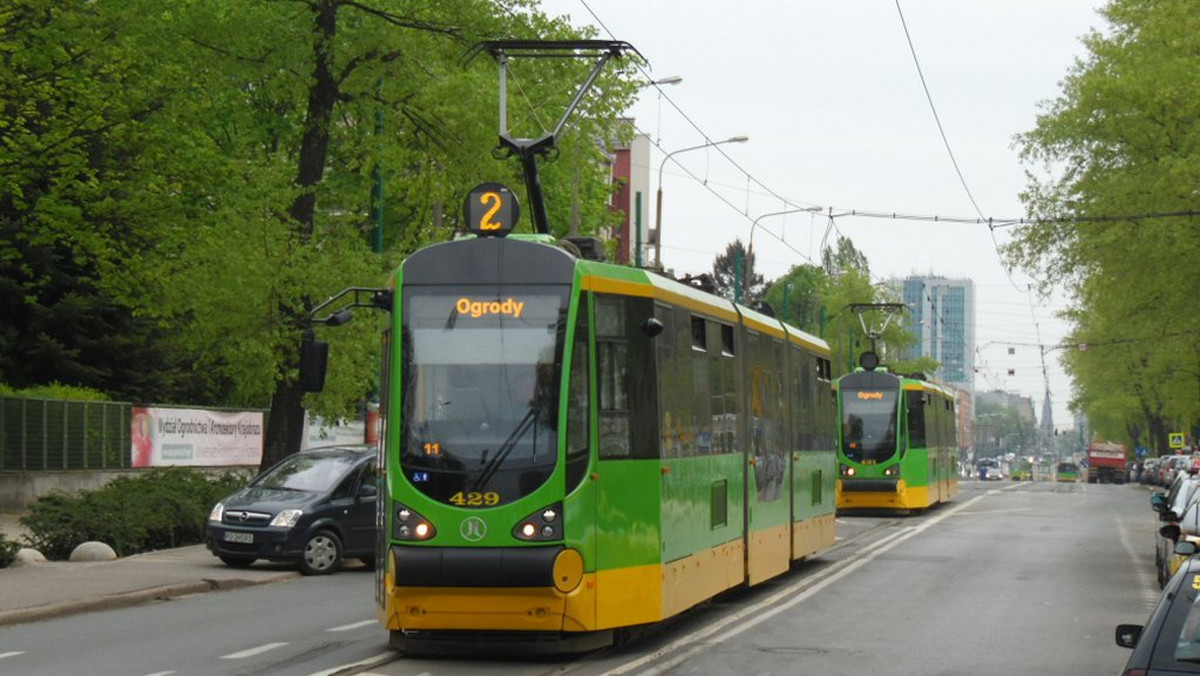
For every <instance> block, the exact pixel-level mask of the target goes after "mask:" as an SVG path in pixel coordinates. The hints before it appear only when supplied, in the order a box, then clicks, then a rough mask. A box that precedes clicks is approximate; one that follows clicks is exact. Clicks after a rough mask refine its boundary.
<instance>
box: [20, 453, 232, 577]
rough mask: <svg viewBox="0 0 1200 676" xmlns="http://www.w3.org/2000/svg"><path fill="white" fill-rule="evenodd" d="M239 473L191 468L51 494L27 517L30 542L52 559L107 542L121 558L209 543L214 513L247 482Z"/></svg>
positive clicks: (119, 479) (25, 518)
mask: <svg viewBox="0 0 1200 676" xmlns="http://www.w3.org/2000/svg"><path fill="white" fill-rule="evenodd" d="M245 483H246V481H245V479H243V478H241V477H238V476H236V475H233V474H225V475H222V476H220V477H216V478H209V476H208V475H206V474H204V473H202V472H200V471H198V470H195V469H190V468H181V467H172V468H167V469H160V470H153V471H151V472H147V473H145V474H140V475H138V476H136V477H119V478H117V479H114V480H113V481H111V482H110V483H109V484H108V485H106V486H104V487H103V488H101V489H98V490H95V491H81V492H80V493H78V494H74V495H70V494H66V493H61V492H59V493H50V494H48V495H44V496H42V497H40V498H38V499H37V501H35V502H34V503H33V504H32V505H30V507H29V510H30V513H29V514H28V515H27V516H24V517H22V518H21V525H23V526H24V527H25V528H26V529H28V530H29V536H28V539H29V542H30V544H31V545H32V546H33V547H34V548H35V549H37V550H39V551H41V552H42V554H44V555H45V556H46V557H47V558H49V559H66V558H67V557H69V556H70V554H71V551H72V550H73V549H75V547H77V546H79V544H81V543H83V542H87V541H91V540H97V541H100V542H104V543H106V544H108V545H109V546H111V547H112V548H113V550H114V551H116V552H117V554H118V555H120V556H128V555H130V554H136V553H138V552H144V551H150V550H155V549H165V548H170V547H181V546H184V545H192V544H200V543H202V542H203V541H204V527H205V522H206V520H207V518H208V513H209V511H210V510H211V509H212V506H213V505H214V504H216V502H217V501H218V500H220V499H221V498H223V497H225V496H226V495H228V494H230V493H232V492H234V491H236V490H237V489H238V488H240V487H241V486H243V485H245Z"/></svg>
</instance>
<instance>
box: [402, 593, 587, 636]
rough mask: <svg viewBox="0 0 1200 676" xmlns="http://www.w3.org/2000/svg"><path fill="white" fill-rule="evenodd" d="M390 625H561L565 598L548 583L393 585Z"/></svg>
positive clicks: (558, 628)
mask: <svg viewBox="0 0 1200 676" xmlns="http://www.w3.org/2000/svg"><path fill="white" fill-rule="evenodd" d="M391 596H392V598H391V599H390V605H391V607H392V609H393V611H392V615H391V617H390V618H389V621H388V623H387V628H388V629H391V630H400V629H406V630H436V629H461V630H507V631H562V629H563V614H564V611H565V606H566V602H565V599H564V598H563V596H564V594H562V593H561V592H559V591H558V590H556V589H554V588H553V587H529V588H526V587H522V588H476V587H397V588H394V589H393V590H392V594H391Z"/></svg>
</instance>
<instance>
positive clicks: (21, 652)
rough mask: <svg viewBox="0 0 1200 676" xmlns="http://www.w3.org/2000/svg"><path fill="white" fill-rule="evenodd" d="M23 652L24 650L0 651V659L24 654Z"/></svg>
mask: <svg viewBox="0 0 1200 676" xmlns="http://www.w3.org/2000/svg"><path fill="white" fill-rule="evenodd" d="M24 654H25V651H24V650H14V651H12V652H7V653H0V660H2V659H4V658H5V657H16V656H17V655H24Z"/></svg>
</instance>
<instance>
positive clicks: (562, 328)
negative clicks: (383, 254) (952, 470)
mask: <svg viewBox="0 0 1200 676" xmlns="http://www.w3.org/2000/svg"><path fill="white" fill-rule="evenodd" d="M549 45H550V47H551V48H555V49H557V48H561V47H563V46H564V45H560V44H558V43H549ZM485 47H486V48H487V49H489V50H492V51H495V52H497V53H502V52H503V50H517V51H525V50H528V49H531V48H533V47H537V45H530V44H527V43H524V42H520V41H515V42H499V43H486V45H485ZM566 47H570V48H571V50H570V51H572V52H574V51H575V50H576V48H578V49H585V50H586V49H593V50H594V49H596V48H599V49H600V50H601V52H602V53H603V55H604V56H602V57H601V58H600V61H599V62H598V65H597V66H596V68H597V69H599V67H600V65H602V64H603V62H604V59H607V58H608V57H610V56H611V55H613V54H614V53H617V52H619V51H621V50H622V49H625V48H627V47H628V45H625V44H624V43H615V42H602V41H583V42H582V43H579V44H578V45H575V44H571V45H566ZM500 63H501V77H502V84H503V73H504V70H503V68H504V66H503V64H504V59H500ZM595 72H597V71H593V77H594V74H595ZM502 91H503V86H502ZM579 96H582V93H581V94H580V95H579ZM578 100H579V99H578V96H577V98H576V101H578ZM573 105H574V104H573ZM503 110H504V109H503V105H502V108H501V114H502V118H503ZM568 112H569V111H568ZM563 119H564V120H565V119H566V117H565V116H564V118H563ZM561 124H562V123H561V122H560V126H561ZM505 128H506V127H505V125H503V124H502V125H501V129H502V131H503V130H504V129H505ZM553 140H554V139H553V135H550V136H546V137H543V138H541V139H514V138H511V137H509V136H508V135H507V134H505V133H502V135H501V143H502V146H503V147H505V148H507V149H508V150H510V151H512V152H513V153H514V154H516V155H518V156H519V157H520V158H521V159H522V167H523V169H524V171H525V177H526V183H527V187H528V193H529V196H530V201H531V203H532V204H531V206H532V212H533V219H532V220H533V222H534V226H535V228H534V230H535V232H533V233H529V234H514V233H513V232H512V229H513V225H514V223H516V221H517V220H518V214H519V210H518V209H517V204H516V201H515V197H514V196H513V193H512V192H511V191H510V190H508V189H507V188H506V187H504V186H501V185H499V184H494V183H485V184H482V185H480V186H477V187H476V188H475V189H474V190H472V191H471V193H470V194H469V195H468V197H467V199H466V202H465V204H464V215H463V223H465V224H466V225H467V229H468V231H469V232H468V233H466V234H463V235H462V236H460V237H459V238H457V239H455V240H453V241H449V242H443V243H440V244H435V245H432V246H428V247H426V248H424V249H421V250H419V251H417V252H415V253H413V254H412V255H411V256H409V257H408V258H407V259H406V260H405V261H404V262H403V263H402V264H401V265H400V267H399V269H398V270H397V271H396V272H395V273H394V275H393V276H392V278H391V280H390V284H389V286H388V288H387V289H362V288H355V289H348V290H347V291H345V292H343V293H342V294H339V295H338V296H335V297H334V298H331V299H330V300H329V301H326V302H325V303H323V304H322V305H320V306H318V307H317V308H314V309H313V311H312V314H310V319H311V320H312V322H313V323H314V324H321V323H324V324H326V325H336V324H339V323H341V322H342V321H344V320H345V318H346V317H345V315H344V313H343V310H338V311H336V312H333V313H332V314H330V315H329V316H328V317H326V318H325V319H320V318H317V317H316V314H317V313H318V312H319V311H321V310H323V309H324V308H327V307H331V306H332V304H333V303H334V302H335V301H337V300H338V299H339V298H341V297H344V296H345V295H347V294H348V293H351V292H353V294H354V302H353V303H350V304H349V305H350V306H370V307H375V308H379V309H383V310H386V311H387V312H388V313H389V314H388V318H387V322H386V328H385V329H384V334H383V344H384V350H383V351H384V363H383V366H382V375H381V378H380V380H381V402H380V413H381V423H380V425H381V433H380V438H381V440H382V442H381V447H380V461H379V470H380V471H379V476H380V488H381V490H380V499H379V505H380V513H379V518H378V527H379V529H378V542H377V557H376V601H377V607H378V615H379V619H380V621H381V622H382V623H383V625H384V626H385V627H386V628H387V629H388V630H389V632H390V638H391V643H392V645H393V646H394V647H396V648H398V649H401V650H412V649H414V648H415V649H425V648H427V647H435V649H436V646H438V645H439V643H438V642H439V641H450V642H451V643H450V644H452V645H457V644H458V643H459V642H460V641H462V640H469V641H492V642H493V645H494V646H497V647H503V646H507V645H509V642H510V641H512V640H513V639H518V640H520V641H521V642H523V643H527V642H529V641H531V640H533V641H538V642H541V643H540V644H541V645H544V646H556V647H559V648H562V649H567V648H580V647H588V646H593V645H599V644H604V643H607V642H609V641H611V640H612V638H613V634H614V632H615V630H617V629H621V628H625V627H631V626H635V625H643V624H648V623H654V622H658V621H660V620H663V619H665V618H669V617H672V616H675V615H677V614H679V613H681V612H683V611H684V610H686V609H688V608H691V607H693V606H695V605H697V604H699V603H702V602H703V601H705V600H706V599H709V598H712V597H713V596H714V595H716V594H718V593H720V592H722V591H723V590H726V589H730V588H733V587H739V586H744V585H752V584H755V583H758V582H761V581H763V580H767V579H769V578H772V577H774V576H777V575H779V574H781V573H783V572H785V571H787V570H788V569H789V567H790V565H791V563H792V562H793V561H795V560H797V559H801V558H804V557H806V556H809V555H811V554H814V553H816V552H819V551H821V550H822V549H825V548H827V547H830V546H832V545H833V543H834V516H835V511H836V471H837V462H836V456H835V450H834V446H833V440H834V429H833V428H834V415H833V410H834V409H833V399H832V382H831V365H830V352H829V348H828V346H827V345H826V344H825V343H824V342H823V341H821V340H820V339H818V338H815V337H813V336H810V335H807V334H805V333H803V332H801V331H799V330H797V329H795V328H792V327H790V326H787V325H785V324H783V323H781V322H780V321H779V320H777V319H775V318H773V317H771V316H769V314H764V313H762V312H757V311H755V310H752V309H750V308H747V307H743V306H741V305H737V304H734V303H732V302H729V301H727V300H723V299H721V298H719V297H717V296H715V295H713V294H711V293H708V292H707V291H706V290H704V289H702V288H699V287H697V286H694V285H692V284H685V283H682V282H679V281H675V280H673V279H670V278H667V277H665V276H663V275H660V274H656V273H653V272H650V271H647V270H643V269H640V268H636V267H627V266H622V265H616V264H610V263H606V262H604V261H603V260H601V258H602V255H601V254H600V252H602V251H603V246H602V245H601V244H600V243H599V242H597V241H595V240H590V239H587V238H574V239H570V240H569V241H565V240H556V239H555V238H554V237H553V236H551V235H550V234H549V233H550V227H549V224H548V222H547V217H546V213H545V208H544V205H543V204H542V193H541V187H540V184H539V182H538V178H537V166H536V162H535V161H534V160H535V158H536V156H537V155H538V154H539V153H544V152H545V151H546V149H547V148H548V147H550V146H552V145H553ZM364 293H365V294H366V295H367V297H368V298H369V300H365V301H362V302H360V300H359V299H360V297H362V295H363V294H364ZM345 309H348V308H345ZM326 350H327V348H326V347H325V346H324V345H323V344H322V343H318V342H317V341H316V340H315V339H314V338H308V339H306V342H305V352H304V355H303V357H302V369H301V372H302V381H303V382H304V383H305V387H307V388H309V389H316V388H317V387H319V385H320V383H321V382H322V380H323V369H324V361H325V353H326ZM440 645H441V646H445V645H448V644H447V643H441V644H440Z"/></svg>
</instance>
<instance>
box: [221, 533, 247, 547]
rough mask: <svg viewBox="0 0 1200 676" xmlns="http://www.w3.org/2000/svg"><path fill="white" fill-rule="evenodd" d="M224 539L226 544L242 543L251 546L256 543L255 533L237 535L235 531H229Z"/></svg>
mask: <svg viewBox="0 0 1200 676" xmlns="http://www.w3.org/2000/svg"><path fill="white" fill-rule="evenodd" d="M224 539H225V541H226V542H240V543H242V544H246V545H249V544H253V543H254V533H237V532H235V531H231V530H227V531H225V538H224Z"/></svg>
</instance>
